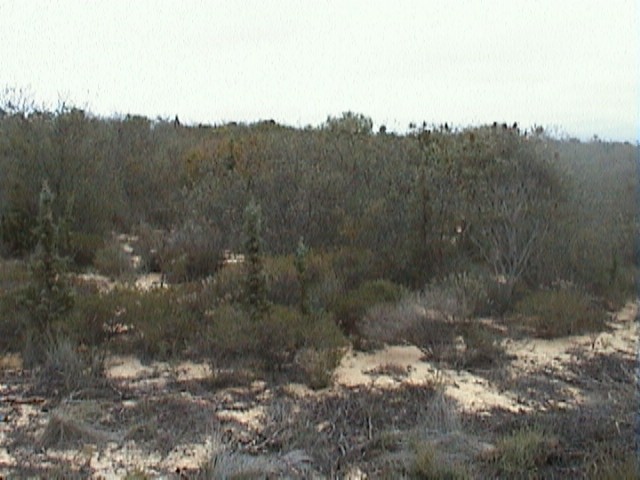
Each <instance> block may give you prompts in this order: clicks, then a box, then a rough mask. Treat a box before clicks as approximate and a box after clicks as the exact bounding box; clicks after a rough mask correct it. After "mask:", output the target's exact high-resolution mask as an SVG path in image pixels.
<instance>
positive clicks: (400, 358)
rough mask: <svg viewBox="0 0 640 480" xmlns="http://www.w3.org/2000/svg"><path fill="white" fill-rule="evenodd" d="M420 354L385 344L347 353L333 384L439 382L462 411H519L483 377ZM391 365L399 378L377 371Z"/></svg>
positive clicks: (410, 347)
mask: <svg viewBox="0 0 640 480" xmlns="http://www.w3.org/2000/svg"><path fill="white" fill-rule="evenodd" d="M423 357H424V353H423V352H422V351H421V350H420V349H419V348H418V347H415V346H413V345H407V346H398V345H396V346H388V347H385V348H384V349H382V350H379V351H376V352H371V353H362V352H349V353H348V354H347V355H346V356H345V357H344V359H343V361H342V363H341V364H340V366H339V367H338V369H337V370H336V374H335V379H336V383H337V384H338V385H342V386H346V387H355V386H371V387H379V388H394V387H399V386H401V385H404V384H412V385H420V384H425V385H427V384H433V383H442V384H443V386H444V389H445V395H447V396H448V397H450V398H453V399H454V400H455V401H456V402H457V403H458V404H459V406H460V408H461V409H462V410H466V411H473V412H476V413H478V412H483V411H485V412H488V411H490V410H491V409H493V408H502V409H505V410H509V411H514V412H520V411H522V410H523V408H524V407H523V406H522V405H521V404H519V403H518V402H517V399H516V398H515V397H514V396H513V395H509V394H508V393H505V392H499V391H498V390H497V388H495V387H494V386H492V385H491V384H490V382H489V381H487V380H486V379H485V378H483V377H480V376H478V375H474V374H472V373H470V372H466V371H456V370H451V369H440V368H437V367H436V366H435V365H433V364H432V363H430V362H426V361H424V360H423ZM394 367H397V368H400V369H404V370H405V371H406V372H407V375H406V376H405V377H404V378H402V377H399V376H396V375H386V374H384V373H379V372H385V371H387V370H390V371H394V370H395V368H394Z"/></svg>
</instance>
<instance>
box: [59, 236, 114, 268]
mask: <svg viewBox="0 0 640 480" xmlns="http://www.w3.org/2000/svg"><path fill="white" fill-rule="evenodd" d="M104 246H105V245H104V239H103V238H102V236H101V235H96V234H93V233H83V232H72V233H71V234H70V235H69V246H68V250H69V251H68V252H64V253H65V254H66V255H67V256H68V257H69V258H71V260H72V262H73V264H74V265H75V266H76V267H79V268H86V267H89V266H91V265H93V262H94V260H95V258H96V253H97V252H98V251H99V250H100V249H102V248H104Z"/></svg>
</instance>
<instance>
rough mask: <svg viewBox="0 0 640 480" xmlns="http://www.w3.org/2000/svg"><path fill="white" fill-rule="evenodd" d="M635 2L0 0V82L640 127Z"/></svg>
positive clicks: (47, 93)
mask: <svg viewBox="0 0 640 480" xmlns="http://www.w3.org/2000/svg"><path fill="white" fill-rule="evenodd" d="M639 3H640V2H639V1H638V0H607V1H601V0H415V1H413V0H392V1H382V0H341V1H337V0H259V1H254V0H224V1H195V0H175V1H164V0H155V1H146V0H135V1H134V0H131V1H119V0H104V1H91V2H89V1H68V0H57V1H38V0H32V1H22V0H12V1H9V0H0V59H1V60H0V90H4V89H6V88H10V89H19V90H22V91H23V92H25V93H26V94H27V95H29V96H30V97H31V98H32V99H33V100H34V101H36V102H37V103H39V104H44V105H48V106H52V107H55V106H57V105H58V104H59V103H60V102H62V101H64V102H66V103H67V104H72V105H75V106H77V107H79V108H84V109H85V110H88V111H90V112H92V113H94V114H97V115H103V116H112V115H123V114H127V113H130V114H139V115H145V116H147V117H149V118H157V117H161V118H167V119H169V118H170V119H173V118H174V117H175V116H176V115H178V116H179V118H180V120H181V121H182V123H189V124H197V123H207V124H219V123H224V122H228V121H238V122H253V121H258V120H266V119H273V120H276V121H277V122H279V123H283V124H287V125H292V126H300V127H303V126H307V125H312V126H317V125H320V124H321V123H322V122H323V121H325V120H326V119H327V117H328V116H329V115H331V116H340V115H341V114H342V112H346V111H352V112H356V113H362V114H364V115H367V116H369V117H371V118H372V119H373V121H374V126H375V128H377V127H379V126H380V125H383V124H384V125H386V126H387V128H388V130H393V131H397V132H402V131H406V129H407V127H408V125H409V123H410V122H415V123H418V124H421V123H422V122H423V121H425V122H427V123H428V124H440V123H444V122H448V123H449V124H450V125H455V126H458V127H465V126H470V125H480V124H487V123H492V122H493V121H499V122H503V121H504V122H508V123H509V124H511V123H513V122H518V124H519V125H520V126H522V127H523V128H526V127H531V126H533V125H541V126H544V127H545V128H546V129H547V130H548V131H553V132H556V133H557V134H559V135H563V136H572V137H578V138H582V139H589V138H591V137H592V136H593V135H598V136H599V137H600V138H602V139H610V140H627V141H638V139H639V138H640V120H639V118H640V97H639V90H640V89H639V86H640V28H639V25H640V5H639ZM0 95H1V94H0ZM1 99H2V98H1V97H0V100H1Z"/></svg>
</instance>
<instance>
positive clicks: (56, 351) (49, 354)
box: [34, 335, 108, 398]
mask: <svg viewBox="0 0 640 480" xmlns="http://www.w3.org/2000/svg"><path fill="white" fill-rule="evenodd" d="M107 389H108V382H107V380H106V378H105V376H104V352H101V351H98V350H96V349H86V350H84V349H81V348H80V347H79V346H78V345H76V344H74V343H73V342H72V341H71V340H69V338H67V337H65V336H62V335H58V336H56V337H52V338H49V339H48V341H47V349H46V357H45V362H44V365H43V366H42V367H41V368H40V369H39V370H38V373H37V376H36V381H35V385H34V390H35V391H36V392H37V393H40V394H44V395H46V396H48V397H52V398H62V397H64V396H67V395H70V394H74V395H76V396H78V395H85V396H86V395H95V393H96V392H99V391H101V390H103V391H105V390H107Z"/></svg>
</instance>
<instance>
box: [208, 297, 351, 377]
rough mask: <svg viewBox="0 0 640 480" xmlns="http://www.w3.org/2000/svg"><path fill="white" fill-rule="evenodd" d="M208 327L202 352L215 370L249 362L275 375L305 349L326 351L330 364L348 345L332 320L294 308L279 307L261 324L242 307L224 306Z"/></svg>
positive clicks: (209, 317) (209, 316)
mask: <svg viewBox="0 0 640 480" xmlns="http://www.w3.org/2000/svg"><path fill="white" fill-rule="evenodd" d="M207 324H208V326H207V327H206V328H205V330H204V333H203V335H202V336H203V338H204V339H205V340H204V341H203V342H202V344H201V345H200V350H201V352H203V353H208V356H209V358H210V359H211V362H212V364H213V365H214V367H215V368H220V367H224V366H233V365H234V364H238V363H247V362H248V363H252V364H253V365H254V366H258V367H259V368H261V369H262V370H264V371H267V372H274V371H279V370H282V369H283V368H284V367H286V366H289V365H291V364H292V362H293V360H294V358H295V356H296V353H297V352H299V351H300V350H301V349H314V350H316V351H318V352H322V353H321V355H323V356H324V355H326V357H324V360H327V361H328V359H329V357H330V356H331V354H334V356H335V355H337V354H335V352H334V353H332V352H333V350H335V351H336V352H337V351H338V349H342V348H344V346H345V345H346V340H345V338H344V336H343V335H342V333H341V332H340V330H339V329H338V328H337V327H336V325H335V322H333V320H332V319H331V317H328V316H326V315H311V316H302V315H301V314H300V312H298V311H297V310H296V309H294V308H289V307H283V306H277V305H276V306H274V307H273V308H272V309H271V310H270V312H269V314H268V315H267V316H266V317H265V318H264V320H263V321H261V322H255V321H252V320H251V319H250V318H249V316H248V315H247V314H246V312H244V311H243V310H242V309H241V308H239V307H236V306H233V305H222V306H220V307H218V308H216V309H215V310H213V311H212V312H211V313H210V314H209V315H208V316H207ZM329 363H331V362H329ZM329 363H327V364H326V365H325V368H328V365H329ZM331 365H333V368H335V366H336V365H337V364H335V362H334V363H331Z"/></svg>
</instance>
